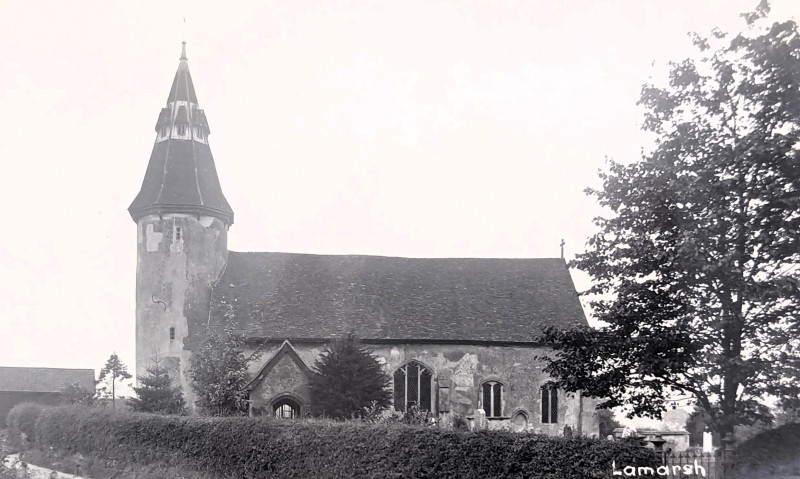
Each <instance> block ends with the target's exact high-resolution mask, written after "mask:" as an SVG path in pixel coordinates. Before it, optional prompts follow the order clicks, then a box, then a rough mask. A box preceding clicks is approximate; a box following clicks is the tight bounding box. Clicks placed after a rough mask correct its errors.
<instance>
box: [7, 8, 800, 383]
mask: <svg viewBox="0 0 800 479" xmlns="http://www.w3.org/2000/svg"><path fill="white" fill-rule="evenodd" d="M757 3H758V1H757V0H747V1H742V0H724V1H723V0H717V1H711V0H705V1H704V0H681V1H674V0H671V1H663V0H657V1H656V0H651V1H647V0H625V1H586V0H580V1H578V0H573V1H566V2H557V1H538V0H529V1H519V2H513V1H480V2H479V1H450V2H446V1H433V0H425V1H418V0H402V1H395V0H387V1H374V2H368V1H324V2H321V1H316V2H311V1H298V0H293V1H284V2H276V1H269V2H263V1H262V2H243V1H241V2H227V3H226V2H165V1H157V2H156V1H146V2H143V1H134V2H108V1H102V2H85V1H79V2H63V1H54V2H36V1H33V2H11V1H7V0H0V161H2V164H3V169H2V172H3V187H2V188H0V204H2V205H3V206H4V211H3V219H4V225H5V227H4V231H3V234H2V235H0V264H1V265H2V270H3V275H2V279H0V338H2V342H0V366H42V367H69V368H93V369H95V372H96V373H97V372H99V370H100V368H101V367H102V366H103V364H104V362H105V360H106V359H107V358H108V356H109V355H110V354H111V352H112V351H116V352H117V353H118V354H119V356H120V358H121V359H122V361H123V362H125V363H127V364H128V365H129V366H130V368H131V369H133V365H134V364H135V356H134V354H135V344H134V331H135V330H134V327H135V304H134V293H135V270H136V225H135V223H134V222H133V221H132V220H131V218H130V216H129V215H128V212H127V207H128V205H129V204H130V202H131V201H132V200H133V198H134V196H135V195H136V194H137V192H138V191H139V187H140V186H141V182H142V179H143V178H144V172H145V168H146V166H147V162H148V159H149V157H150V151H151V149H152V146H153V142H154V140H155V131H154V126H155V122H156V118H157V116H158V113H159V111H160V109H161V108H162V107H163V106H165V102H166V99H167V94H168V93H169V88H170V85H171V82H172V78H173V76H174V74H175V70H176V68H177V66H178V57H179V56H180V42H181V40H182V39H184V38H185V40H186V42H187V54H188V55H187V56H188V58H189V68H190V70H191V72H192V77H193V79H194V84H195V88H196V91H197V96H198V99H199V102H200V107H201V108H203V109H204V110H205V112H206V115H207V116H208V121H209V124H210V126H211V135H210V140H209V141H210V144H211V150H212V152H213V154H214V157H215V160H216V166H217V171H218V173H219V177H220V181H221V184H222V188H223V192H224V193H225V195H226V197H227V198H228V201H229V202H230V204H231V206H232V207H233V210H234V212H235V223H234V225H233V226H232V227H231V229H230V232H229V235H228V239H229V249H231V250H234V251H286V252H299V253H319V254H375V255H386V256H410V257H557V256H559V246H558V243H559V241H560V240H561V238H564V239H565V240H566V256H567V258H568V259H569V258H571V257H572V256H573V255H574V254H575V253H577V252H579V251H581V250H582V249H583V247H584V244H585V241H586V238H587V237H588V235H589V234H590V233H591V232H592V231H594V227H593V226H592V223H591V219H592V217H593V216H596V215H597V214H598V213H599V210H598V209H597V207H596V206H595V205H594V201H593V199H592V198H590V197H587V196H586V195H585V194H584V193H583V189H584V188H586V187H587V186H591V185H597V184H598V181H597V179H596V178H597V170H598V169H599V168H602V167H603V165H604V158H605V157H606V156H608V157H611V158H614V159H616V160H618V161H625V162H628V161H635V160H636V159H637V158H638V157H639V152H640V149H641V147H643V146H644V145H645V142H646V137H644V136H643V135H642V134H641V133H639V120H640V118H641V112H640V111H639V110H638V108H637V106H636V101H637V99H638V97H639V92H640V88H641V85H642V84H643V83H644V82H646V81H647V80H648V78H649V77H650V76H652V75H658V73H659V72H662V71H663V70H664V65H665V64H666V63H667V62H668V61H670V60H681V59H683V58H685V57H686V56H688V55H689V54H691V53H692V52H693V47H692V46H691V43H690V41H689V39H688V37H687V32H689V31H698V32H699V33H708V32H709V31H710V30H711V29H712V28H713V27H715V26H719V27H721V28H723V29H724V30H728V31H731V30H738V29H741V28H742V26H743V23H742V22H741V21H740V20H739V13H741V12H744V11H750V10H752V9H753V8H754V7H755V5H756V4H757ZM184 17H185V18H186V25H185V27H184V25H183V20H182V19H183V18H184ZM792 17H794V18H795V19H797V18H799V17H800V2H797V1H796V0H774V1H773V18H775V19H776V20H786V19H789V18H792ZM573 278H574V279H575V281H576V284H577V286H578V288H579V289H585V288H586V287H588V284H589V283H588V281H587V279H586V277H585V276H584V275H581V274H580V273H577V272H574V271H573Z"/></svg>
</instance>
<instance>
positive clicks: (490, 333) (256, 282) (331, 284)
mask: <svg viewBox="0 0 800 479" xmlns="http://www.w3.org/2000/svg"><path fill="white" fill-rule="evenodd" d="M226 312H232V313H233V318H234V320H235V321H236V323H237V324H238V327H239V329H240V331H241V332H242V333H244V334H245V335H247V336H249V337H262V338H271V339H282V338H287V339H295V340H296V339H321V338H329V337H332V336H340V335H343V334H346V333H348V332H350V331H351V330H352V331H354V332H356V334H358V335H359V336H360V337H361V338H363V339H384V340H446V341H465V340H467V341H496V342H530V341H535V340H536V336H537V335H538V334H539V333H540V332H541V328H542V327H544V326H547V325H553V326H559V327H570V326H574V325H585V324H586V317H585V316H584V313H583V309H582V307H581V305H580V302H579V300H578V296H577V293H576V291H575V287H574V285H573V283H572V279H571V277H570V274H569V271H568V269H567V267H566V264H565V262H564V260H563V259H550V258H547V259H454V258H447V259H434V258H424V259H423V258H392V257H382V256H327V255H311V254H293V253H237V252H230V253H229V256H228V264H227V267H226V269H225V271H224V273H223V275H222V277H221V278H220V280H219V282H218V283H217V285H216V286H215V287H214V291H213V293H212V299H211V316H212V321H213V322H214V323H215V324H216V325H219V324H221V323H222V322H223V321H224V319H223V318H224V317H225V314H226Z"/></svg>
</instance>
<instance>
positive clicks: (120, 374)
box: [97, 353, 133, 408]
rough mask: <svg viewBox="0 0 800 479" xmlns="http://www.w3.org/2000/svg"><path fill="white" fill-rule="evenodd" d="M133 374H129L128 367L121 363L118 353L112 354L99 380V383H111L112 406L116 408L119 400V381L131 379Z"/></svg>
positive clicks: (101, 371)
mask: <svg viewBox="0 0 800 479" xmlns="http://www.w3.org/2000/svg"><path fill="white" fill-rule="evenodd" d="M132 377H133V376H131V373H129V372H128V368H127V366H125V364H124V363H123V362H122V361H120V359H119V356H117V353H111V356H109V358H108V360H107V361H106V365H105V366H103V369H101V370H100V376H99V377H98V378H97V380H98V382H102V381H110V382H111V405H112V407H115V408H116V399H117V381H118V380H119V381H123V380H125V379H130V378H132Z"/></svg>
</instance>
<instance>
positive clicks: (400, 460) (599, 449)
mask: <svg viewBox="0 0 800 479" xmlns="http://www.w3.org/2000/svg"><path fill="white" fill-rule="evenodd" d="M36 440H37V442H38V444H39V445H40V446H41V447H54V448H56V449H59V450H62V451H64V452H68V453H82V454H93V455H95V456H99V457H103V458H106V459H107V460H111V461H120V462H128V463H148V462H154V461H155V462H169V463H172V464H176V463H180V464H186V465H187V467H193V468H197V469H199V470H202V471H205V472H207V473H209V475H214V476H219V477H243V478H260V477H286V478H293V477H297V478H305V477H315V478H328V477H352V478H365V479H366V478H405V477H415V478H434V477H455V478H482V477H509V478H523V477H524V478H543V479H545V478H546V479H573V478H578V477H579V478H584V479H590V478H608V477H610V475H611V461H612V460H615V461H616V464H617V465H618V468H619V467H620V465H622V464H624V465H636V466H650V467H657V465H658V460H657V458H656V456H655V454H654V453H653V452H652V451H651V450H649V449H645V448H644V447H642V446H641V444H637V443H629V442H609V441H605V440H599V439H588V438H572V439H566V438H552V437H547V436H541V435H535V434H515V433H509V432H500V431H484V432H474V433H470V432H464V431H455V430H444V429H436V428H425V427H414V426H408V425H397V424H367V423H357V422H343V423H340V422H325V421H285V420H284V421H281V420H277V419H263V418H245V417H237V418H197V417H176V416H156V415H149V414H142V413H130V412H125V413H122V412H114V411H104V410H98V409H89V408H80V407H55V408H48V409H46V410H45V411H43V412H42V413H41V415H40V417H39V420H38V422H37V423H36Z"/></svg>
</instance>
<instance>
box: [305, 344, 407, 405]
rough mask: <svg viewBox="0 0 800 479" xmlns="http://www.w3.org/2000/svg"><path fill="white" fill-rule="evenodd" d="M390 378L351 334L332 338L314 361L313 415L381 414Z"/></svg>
mask: <svg viewBox="0 0 800 479" xmlns="http://www.w3.org/2000/svg"><path fill="white" fill-rule="evenodd" d="M390 381H391V380H390V378H389V376H387V375H386V373H384V372H383V367H382V366H381V363H380V362H379V361H378V360H377V359H376V358H375V356H373V354H372V351H371V350H369V349H367V348H364V347H363V346H362V345H361V343H360V342H359V340H358V338H356V337H355V336H354V335H352V334H350V335H348V336H346V337H344V338H342V339H338V340H335V341H334V342H333V343H331V345H330V346H329V347H328V348H327V349H326V350H325V352H323V353H322V355H321V356H320V358H319V359H318V360H317V361H316V363H315V364H314V375H313V376H312V377H311V380H310V384H309V390H310V393H311V411H312V414H315V415H324V416H327V417H331V418H334V419H352V418H360V417H365V416H367V415H374V414H377V413H380V412H381V411H384V410H385V409H387V408H388V407H389V406H390V405H391V401H392V395H391V392H390V390H389V384H390Z"/></svg>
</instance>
